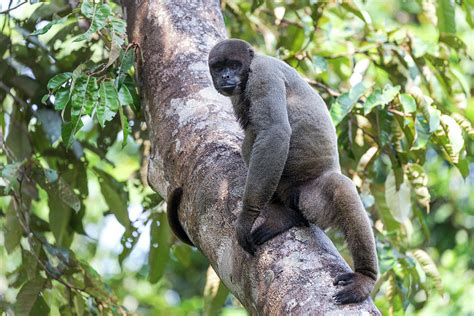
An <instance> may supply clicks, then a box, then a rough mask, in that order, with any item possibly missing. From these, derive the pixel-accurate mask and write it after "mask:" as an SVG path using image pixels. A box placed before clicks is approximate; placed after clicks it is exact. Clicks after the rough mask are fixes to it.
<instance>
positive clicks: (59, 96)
mask: <svg viewBox="0 0 474 316" xmlns="http://www.w3.org/2000/svg"><path fill="white" fill-rule="evenodd" d="M70 97H71V93H70V91H69V88H61V89H59V90H58V92H56V94H55V95H54V109H55V110H56V111H61V110H63V109H64V108H65V107H66V106H67V104H68V103H69V99H70Z"/></svg>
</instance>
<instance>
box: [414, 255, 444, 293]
mask: <svg viewBox="0 0 474 316" xmlns="http://www.w3.org/2000/svg"><path fill="white" fill-rule="evenodd" d="M413 257H415V258H416V260H417V261H418V263H419V264H420V266H421V268H422V269H423V271H424V272H425V273H426V275H427V276H429V277H430V278H432V279H433V280H434V281H435V286H436V289H437V290H438V292H439V293H440V294H441V295H443V294H444V288H443V285H442V282H441V275H440V273H439V271H438V268H437V267H436V264H435V263H434V261H433V259H431V257H430V256H429V255H428V253H426V252H425V251H424V250H421V249H416V250H414V251H413Z"/></svg>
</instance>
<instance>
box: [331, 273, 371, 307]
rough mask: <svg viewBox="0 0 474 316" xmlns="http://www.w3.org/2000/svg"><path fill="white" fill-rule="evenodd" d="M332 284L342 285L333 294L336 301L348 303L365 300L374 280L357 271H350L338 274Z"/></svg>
mask: <svg viewBox="0 0 474 316" xmlns="http://www.w3.org/2000/svg"><path fill="white" fill-rule="evenodd" d="M333 284H334V285H342V286H344V289H343V290H341V291H339V292H337V293H336V294H335V295H334V296H333V299H334V300H335V301H336V303H337V304H350V303H360V302H362V301H364V300H366V299H367V298H368V297H369V295H370V292H372V290H373V288H374V284H375V280H374V279H372V278H371V277H368V276H366V275H363V274H362V273H359V272H355V273H354V272H350V273H343V274H341V275H338V276H337V277H336V279H334V283H333Z"/></svg>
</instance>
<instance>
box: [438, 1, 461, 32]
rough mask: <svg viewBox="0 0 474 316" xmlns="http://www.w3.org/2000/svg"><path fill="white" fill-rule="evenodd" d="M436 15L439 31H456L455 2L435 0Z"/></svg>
mask: <svg viewBox="0 0 474 316" xmlns="http://www.w3.org/2000/svg"><path fill="white" fill-rule="evenodd" d="M437 3H438V5H437V6H436V15H437V16H438V29H439V32H440V33H451V34H454V33H456V20H455V12H454V11H455V3H454V1H453V0H437Z"/></svg>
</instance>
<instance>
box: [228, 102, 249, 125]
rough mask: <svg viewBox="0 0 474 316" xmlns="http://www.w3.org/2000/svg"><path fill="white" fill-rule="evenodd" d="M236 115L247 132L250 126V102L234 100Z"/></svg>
mask: <svg viewBox="0 0 474 316" xmlns="http://www.w3.org/2000/svg"><path fill="white" fill-rule="evenodd" d="M232 105H233V108H234V114H235V117H236V118H237V121H238V122H239V124H240V126H241V127H242V128H243V129H244V130H245V129H247V128H248V126H249V124H250V102H249V101H246V100H245V99H244V98H240V99H239V100H232Z"/></svg>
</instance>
